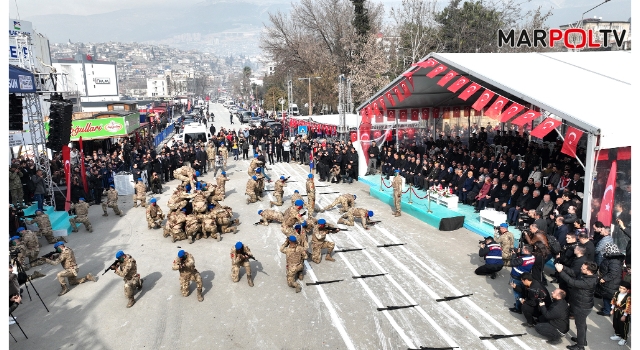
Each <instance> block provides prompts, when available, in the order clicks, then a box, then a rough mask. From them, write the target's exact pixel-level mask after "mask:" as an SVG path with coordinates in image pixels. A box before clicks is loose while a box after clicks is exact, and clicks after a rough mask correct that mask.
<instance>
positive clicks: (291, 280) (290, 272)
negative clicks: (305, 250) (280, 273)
mask: <svg viewBox="0 0 640 350" xmlns="http://www.w3.org/2000/svg"><path fill="white" fill-rule="evenodd" d="M302 270H304V263H300V264H298V265H293V266H289V265H287V285H288V286H289V287H291V288H299V287H300V283H298V281H296V279H298V278H299V279H302V278H301V277H302V276H303V273H302Z"/></svg>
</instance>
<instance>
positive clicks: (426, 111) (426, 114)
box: [420, 107, 429, 120]
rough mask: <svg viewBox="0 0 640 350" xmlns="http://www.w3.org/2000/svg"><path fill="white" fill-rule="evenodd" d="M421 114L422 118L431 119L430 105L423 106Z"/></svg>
mask: <svg viewBox="0 0 640 350" xmlns="http://www.w3.org/2000/svg"><path fill="white" fill-rule="evenodd" d="M420 114H421V115H422V120H428V119H429V108H428V107H426V108H423V109H422V111H421V113H420Z"/></svg>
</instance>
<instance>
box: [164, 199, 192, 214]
mask: <svg viewBox="0 0 640 350" xmlns="http://www.w3.org/2000/svg"><path fill="white" fill-rule="evenodd" d="M187 203H188V202H187V201H186V200H183V201H180V202H175V203H173V204H167V206H168V207H169V210H171V211H175V210H181V209H182V208H184V207H186V206H187Z"/></svg>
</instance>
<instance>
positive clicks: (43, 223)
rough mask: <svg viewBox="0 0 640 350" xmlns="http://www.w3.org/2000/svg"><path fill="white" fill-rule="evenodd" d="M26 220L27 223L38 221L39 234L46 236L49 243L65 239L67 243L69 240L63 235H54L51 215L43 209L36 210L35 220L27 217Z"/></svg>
mask: <svg viewBox="0 0 640 350" xmlns="http://www.w3.org/2000/svg"><path fill="white" fill-rule="evenodd" d="M24 222H26V223H27V225H31V224H33V223H36V224H37V225H38V235H39V236H44V237H45V238H46V239H47V242H48V243H49V244H52V243H56V242H60V241H64V242H65V243H66V242H67V239H66V238H64V237H63V236H58V237H54V236H53V229H52V228H51V221H49V216H48V215H46V214H45V213H44V212H42V210H36V217H35V218H33V220H29V219H26V220H25V221H24Z"/></svg>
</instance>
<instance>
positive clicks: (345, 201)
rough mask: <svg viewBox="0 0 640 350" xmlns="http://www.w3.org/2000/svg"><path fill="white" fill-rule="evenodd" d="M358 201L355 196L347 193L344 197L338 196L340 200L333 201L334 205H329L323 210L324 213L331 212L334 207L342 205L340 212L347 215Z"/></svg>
mask: <svg viewBox="0 0 640 350" xmlns="http://www.w3.org/2000/svg"><path fill="white" fill-rule="evenodd" d="M355 201H356V195H355V194H348V193H345V194H343V195H340V196H338V198H336V200H335V201H333V203H331V204H329V205H327V206H326V207H325V208H324V209H322V211H326V210H329V209H331V208H333V207H335V206H336V205H338V204H340V205H341V207H340V212H341V213H346V212H347V211H349V208H351V207H352V206H353V205H354V204H355Z"/></svg>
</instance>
